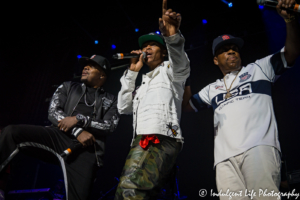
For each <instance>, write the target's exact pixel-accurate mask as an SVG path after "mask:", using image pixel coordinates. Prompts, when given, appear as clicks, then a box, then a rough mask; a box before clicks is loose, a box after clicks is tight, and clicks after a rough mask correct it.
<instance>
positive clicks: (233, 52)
mask: <svg viewBox="0 0 300 200" xmlns="http://www.w3.org/2000/svg"><path fill="white" fill-rule="evenodd" d="M235 53H236V52H235V51H234V50H232V49H229V51H228V54H230V55H231V54H235Z"/></svg>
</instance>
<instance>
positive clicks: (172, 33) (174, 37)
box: [159, 0, 190, 82]
mask: <svg viewBox="0 0 300 200" xmlns="http://www.w3.org/2000/svg"><path fill="white" fill-rule="evenodd" d="M180 24H181V14H180V13H176V12H174V11H173V10H172V9H168V8H167V0H163V5H162V18H159V29H160V31H161V33H162V35H163V36H164V39H165V42H166V46H167V50H168V56H169V61H170V69H171V70H168V73H169V75H170V78H171V79H172V81H177V82H183V81H185V80H186V79H187V77H188V76H189V73H190V63H189V59H188V57H187V55H186V53H185V51H184V42H185V39H184V37H183V36H182V35H181V34H180V31H179V27H180Z"/></svg>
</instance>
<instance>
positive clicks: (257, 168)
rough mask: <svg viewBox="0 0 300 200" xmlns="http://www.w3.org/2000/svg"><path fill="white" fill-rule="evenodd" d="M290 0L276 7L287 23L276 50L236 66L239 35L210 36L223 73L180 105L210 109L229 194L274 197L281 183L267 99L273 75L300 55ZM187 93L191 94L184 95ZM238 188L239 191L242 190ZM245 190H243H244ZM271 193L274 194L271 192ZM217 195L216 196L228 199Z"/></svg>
mask: <svg viewBox="0 0 300 200" xmlns="http://www.w3.org/2000/svg"><path fill="white" fill-rule="evenodd" d="M293 4H295V0H281V1H279V2H278V5H277V11H278V13H279V14H280V15H281V16H282V17H283V19H284V20H285V22H286V28H287V37H286V43H285V47H284V48H282V49H281V51H280V52H278V53H275V54H273V55H270V56H267V57H265V58H262V59H259V60H256V61H255V62H254V63H251V64H248V65H247V66H245V67H242V65H241V57H240V53H239V51H240V49H241V47H242V46H243V43H244V42H243V40H242V39H241V38H235V37H233V36H231V35H228V34H227V35H222V36H219V37H217V38H216V39H215V40H214V41H213V54H214V60H213V61H214V64H215V65H217V66H218V67H219V68H220V70H221V71H222V73H223V75H224V78H223V79H221V80H217V81H216V82H214V83H211V84H209V85H207V86H206V87H205V88H203V89H202V90H201V91H200V92H199V93H198V94H195V95H193V96H192V95H191V92H190V87H187V88H186V89H188V90H187V91H186V94H185V97H184V98H186V97H187V96H189V98H190V100H189V101H184V102H186V104H185V105H183V108H184V110H190V111H198V110H201V109H204V108H207V106H212V107H213V109H214V128H215V141H214V143H215V144H214V145H215V146H214V157H215V163H214V166H215V167H216V182H217V188H218V191H219V192H222V193H226V192H227V191H229V192H234V193H235V194H241V195H236V196H232V199H249V196H250V195H252V197H253V198H254V199H277V196H276V195H269V196H267V194H270V193H272V191H273V192H274V193H278V192H279V190H278V188H279V183H280V168H281V159H280V145H279V141H278V131H277V124H276V120H275V116H274V111H273V103H272V98H271V85H272V82H274V79H275V75H277V74H282V73H283V72H284V71H285V70H286V69H287V68H289V66H292V65H293V64H294V62H295V60H296V58H297V57H298V56H299V55H300V28H299V24H298V20H297V19H296V16H295V14H293V13H287V12H286V11H285V10H282V7H285V8H288V7H291V6H292V5H293ZM188 94H190V95H188ZM241 191H242V192H241ZM245 193H246V194H245ZM274 193H273V194H274ZM228 198H229V197H228V196H220V199H228Z"/></svg>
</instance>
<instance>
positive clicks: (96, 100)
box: [93, 88, 100, 120]
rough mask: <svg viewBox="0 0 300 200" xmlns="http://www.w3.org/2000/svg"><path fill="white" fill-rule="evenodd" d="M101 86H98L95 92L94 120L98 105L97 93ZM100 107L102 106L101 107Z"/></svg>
mask: <svg viewBox="0 0 300 200" xmlns="http://www.w3.org/2000/svg"><path fill="white" fill-rule="evenodd" d="M98 90H99V88H97V90H96V92H95V105H94V112H93V120H96V105H97V97H96V94H97V92H98ZM99 109H100V108H99Z"/></svg>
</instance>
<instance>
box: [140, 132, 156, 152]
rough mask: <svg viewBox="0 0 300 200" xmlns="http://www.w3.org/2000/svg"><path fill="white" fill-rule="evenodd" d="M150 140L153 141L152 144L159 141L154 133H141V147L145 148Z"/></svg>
mask: <svg viewBox="0 0 300 200" xmlns="http://www.w3.org/2000/svg"><path fill="white" fill-rule="evenodd" d="M150 141H151V142H153V143H154V144H158V143H160V141H159V139H158V137H157V136H156V135H143V136H142V139H141V140H140V146H141V147H142V148H143V149H146V148H147V146H148V144H149V142H150Z"/></svg>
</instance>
